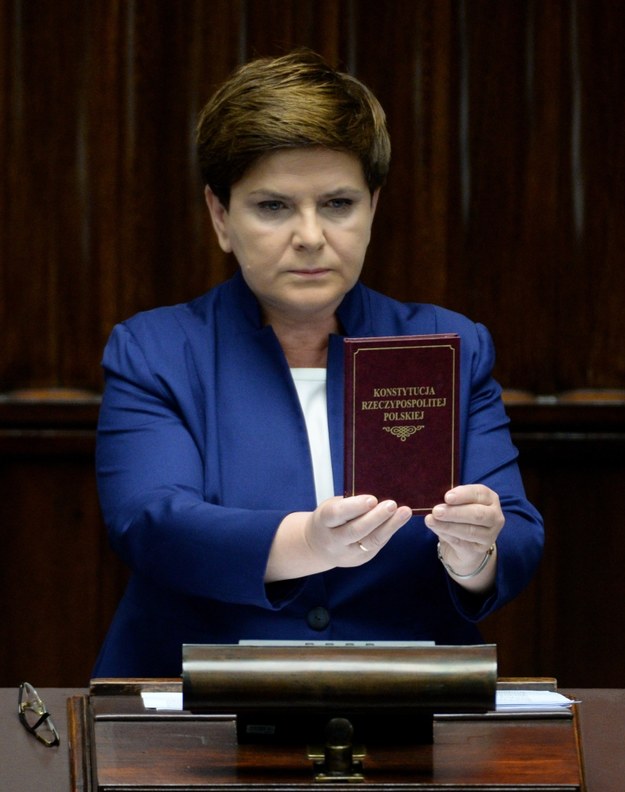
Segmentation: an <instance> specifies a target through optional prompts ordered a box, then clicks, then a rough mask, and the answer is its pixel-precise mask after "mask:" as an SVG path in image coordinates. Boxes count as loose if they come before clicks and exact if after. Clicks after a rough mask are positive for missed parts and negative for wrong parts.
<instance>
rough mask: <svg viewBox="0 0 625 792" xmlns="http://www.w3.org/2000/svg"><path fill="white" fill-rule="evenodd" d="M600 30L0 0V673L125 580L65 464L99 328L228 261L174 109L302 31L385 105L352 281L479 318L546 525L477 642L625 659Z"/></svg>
mask: <svg viewBox="0 0 625 792" xmlns="http://www.w3.org/2000/svg"><path fill="white" fill-rule="evenodd" d="M623 40H625V6H623V5H622V4H619V3H613V2H612V1H611V0H570V1H569V2H566V3H563V2H560V0H386V1H385V2H383V3H381V2H379V0H183V2H175V0H107V2H84V0H59V1H58V2H56V3H52V4H51V3H49V2H47V0H2V2H0V116H1V117H2V119H3V123H2V124H0V156H1V157H2V159H1V162H2V165H3V168H2V174H3V176H2V179H3V183H2V189H1V190H0V337H2V346H1V347H0V348H1V350H2V351H1V353H0V499H1V502H0V509H1V511H2V513H1V514H0V576H1V577H0V613H1V615H2V619H1V620H0V684H14V683H16V682H17V681H19V680H18V679H17V678H16V677H17V675H18V674H21V671H22V670H23V671H24V672H26V671H28V673H31V670H32V674H33V675H34V676H36V678H34V679H33V681H34V682H36V683H37V684H42V685H46V684H48V685H50V684H84V682H85V680H86V677H87V676H88V673H89V669H90V667H91V664H92V662H93V659H94V656H95V651H96V649H97V645H98V644H99V641H100V638H101V635H102V634H103V633H104V630H105V629H106V625H107V623H108V620H109V618H110V614H111V612H112V609H113V608H114V606H115V602H116V601H117V598H118V596H119V593H120V591H121V588H122V586H123V583H124V580H125V571H124V570H123V568H122V567H121V565H120V564H119V562H117V561H116V560H115V559H113V557H112V556H111V554H110V551H109V550H108V548H107V544H106V538H105V535H104V529H103V526H102V525H101V523H100V517H99V513H98V508H97V499H96V493H95V484H94V482H93V470H92V466H93V459H92V447H93V430H94V423H95V411H96V409H97V400H98V397H99V394H100V392H101V387H102V380H101V373H100V367H99V360H100V356H101V351H102V348H103V345H104V343H105V340H106V338H107V336H108V334H109V332H110V329H111V327H112V326H113V324H114V323H115V322H117V321H120V320H121V319H124V318H125V317H127V316H129V315H131V314H133V313H135V312H136V311H138V310H142V309H145V308H150V307H152V306H154V305H159V304H165V303H172V302H178V301H181V300H186V299H189V298H190V297H193V296H195V295H197V294H199V293H200V292H202V291H204V290H205V289H207V288H209V287H210V286H211V285H213V284H214V283H217V282H219V281H221V280H223V279H224V278H225V277H226V276H227V275H228V274H229V273H230V272H232V270H233V263H232V262H231V261H230V260H229V258H227V257H226V256H224V255H223V254H222V252H221V251H220V250H219V248H218V246H217V244H216V242H215V240H214V239H213V234H212V230H211V228H210V223H209V220H208V217H207V214H206V211H205V209H204V205H203V200H202V187H201V184H200V179H199V175H198V172H197V164H196V158H195V152H194V147H193V129H194V125H195V119H196V117H197V113H198V111H199V109H200V107H201V105H202V104H203V102H204V101H205V100H206V99H207V97H208V96H209V94H210V93H211V91H212V90H213V88H214V87H215V86H216V85H217V84H218V83H219V82H220V81H221V80H222V79H223V78H224V77H225V76H226V75H227V74H228V73H229V72H230V70H231V69H232V68H233V67H234V66H235V65H237V64H238V63H240V62H242V61H244V60H246V59H248V58H249V57H252V56H256V55H274V54H279V53H282V52H285V51H288V50H289V49H291V48H293V47H295V46H301V45H305V46H310V47H312V48H314V49H317V50H319V51H321V52H322V53H323V54H324V55H325V56H326V57H328V58H329V59H331V60H332V61H334V62H336V63H339V64H342V65H343V66H344V67H346V68H348V69H349V70H350V71H352V72H353V73H355V74H356V75H357V76H359V77H361V78H362V79H364V80H365V81H366V82H367V83H368V84H369V85H371V87H372V88H373V89H374V90H375V92H376V93H377V94H378V96H379V97H380V99H381V101H382V103H383V105H384V107H385V108H386V111H387V115H388V121H389V127H390V130H391V136H392V141H393V163H392V170H391V174H390V177H389V181H388V184H387V185H386V187H385V189H384V192H383V195H382V200H381V203H380V206H379V209H378V213H377V216H376V220H375V228H374V237H373V241H372V244H371V247H370V250H369V253H368V256H367V263H366V268H365V273H364V280H365V281H366V282H367V283H369V284H370V285H372V286H373V287H375V288H379V289H380V290H382V291H385V292H387V293H389V294H391V295H393V296H396V297H399V298H403V299H413V300H420V301H432V302H437V303H441V304H444V305H447V306H449V307H451V308H455V309H457V310H459V311H462V312H464V313H466V314H468V315H470V316H472V317H473V318H475V319H477V320H480V321H483V322H485V323H486V324H487V325H488V327H489V328H490V329H491V331H492V333H493V336H494V338H495V341H496V345H497V349H498V363H497V369H496V373H497V375H498V377H499V379H500V380H501V382H502V383H503V384H504V385H505V386H506V388H507V389H508V390H509V392H510V398H512V397H513V396H514V397H515V402H514V403H511V405H510V414H511V416H512V419H513V430H514V431H515V437H516V438H518V441H519V445H520V448H521V452H522V457H521V459H522V464H523V470H524V474H525V477H526V480H527V484H528V490H529V491H530V494H531V495H532V497H533V498H534V500H535V501H536V503H537V505H538V506H539V507H540V508H541V509H542V510H543V511H544V513H545V516H546V519H547V534H548V544H547V552H546V556H545V561H544V564H543V567H542V569H541V573H540V575H539V576H538V578H537V579H536V581H535V582H534V583H533V584H532V586H531V587H530V588H529V589H528V591H527V592H526V593H525V594H524V595H523V596H522V597H521V598H520V599H519V600H518V601H517V602H516V603H514V604H513V605H512V606H510V607H509V608H507V609H506V610H505V611H504V612H502V613H501V614H500V615H498V616H496V617H494V618H493V619H492V620H489V623H488V624H487V625H485V627H486V630H487V633H488V634H489V637H494V638H495V639H499V642H500V645H501V649H500V657H501V660H502V669H503V671H504V672H506V673H527V674H532V673H534V674H536V673H540V674H557V675H558V676H559V677H560V679H561V681H562V682H563V683H565V684H569V685H571V686H574V685H578V686H579V685H582V684H584V685H601V684H611V685H618V686H622V685H625V672H623V670H622V668H621V666H622V663H621V662H620V659H619V658H618V654H619V653H622V650H623V648H625V647H622V646H621V643H620V640H621V639H620V638H618V637H613V636H618V635H621V634H625V615H623V614H621V612H620V608H619V605H620V602H622V600H623V596H624V594H625V590H624V588H623V583H622V576H621V575H620V570H619V564H618V559H619V558H622V557H623V556H624V555H625V547H624V546H623V543H624V542H625V540H624V539H622V536H623V535H624V534H623V531H622V530H621V528H622V525H623V520H622V516H621V514H620V511H619V505H620V504H619V500H620V497H619V495H617V493H620V492H622V491H623V488H624V485H625V471H623V465H622V462H621V461H620V460H621V459H622V458H623V454H622V451H623V444H624V441H623V433H624V426H625V420H624V418H623V411H624V410H623V404H624V403H623V388H625V345H623V343H622V329H621V325H622V312H623V307H624V297H625V274H624V268H623V267H622V263H621V259H622V250H623V249H624V247H625V239H624V236H625V178H624V176H625V173H624V169H625V161H624V160H625V147H624V146H623V140H625V108H624V106H623V102H622V95H623V91H624V89H625V85H624V84H623V83H624V80H625V51H624V48H623V46H622V42H623ZM580 389H581V390H585V389H595V390H594V391H593V392H592V393H590V394H587V400H588V403H587V404H586V406H585V408H583V409H577V408H576V409H575V410H574V411H573V412H572V413H571V411H570V409H569V408H570V404H569V403H568V402H567V398H566V394H567V393H568V392H569V391H571V390H575V391H579V390H580ZM608 389H614V391H609V390H608ZM608 396H611V399H612V402H614V403H613V404H612V403H611V402H610V401H609V400H607V401H606V397H608ZM519 398H521V401H520V402H518V399H519ZM570 416H573V417H572V418H570ZM589 532H590V535H589ZM604 551H605V552H607V553H609V557H608V558H607V559H606V557H605V555H604ZM29 555H32V559H31V565H32V566H31V567H29V569H30V572H29V575H32V576H33V577H34V578H35V579H36V583H37V585H38V586H40V585H43V586H44V588H42V589H38V588H37V587H34V588H33V586H32V585H31V582H32V581H31V580H30V579H29V576H28V575H23V574H21V573H20V570H19V568H18V567H16V566H15V564H14V561H13V559H14V558H17V557H22V556H29ZM46 559H51V562H52V563H51V566H50V569H48V570H47V571H46ZM41 581H43V583H42V582H41ZM579 581H583V583H584V589H581V588H580V586H579ZM37 591H40V592H41V594H42V595H44V594H45V596H43V597H40V598H39V599H38V595H37V594H36V593H34V592H37ZM57 597H58V599H59V602H60V603H61V606H62V607H59V608H57V607H53V606H52V603H53V602H55V601H56V598H57ZM79 602H80V603H81V604H80V606H78V605H77V604H76V603H79ZM24 604H26V606H27V607H26V611H24ZM22 613H24V614H25V615H24V616H21V615H20V614H22ZM5 615H6V618H5ZM26 616H27V618H28V620H26ZM29 630H30V631H32V632H33V633H35V634H37V635H38V636H45V638H46V642H47V646H48V649H47V653H46V654H45V655H41V654H39V655H33V654H32V652H31V646H30V645H29V641H28V631H29ZM77 647H80V648H79V649H77ZM34 657H37V658H38V659H37V660H34V659H33V658H34ZM33 663H35V665H32V664H33ZM37 663H38V664H37Z"/></svg>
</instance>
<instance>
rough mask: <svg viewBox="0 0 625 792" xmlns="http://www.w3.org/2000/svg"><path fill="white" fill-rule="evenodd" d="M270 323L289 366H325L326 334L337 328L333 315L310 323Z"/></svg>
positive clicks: (326, 353) (326, 357)
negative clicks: (325, 319)
mask: <svg viewBox="0 0 625 792" xmlns="http://www.w3.org/2000/svg"><path fill="white" fill-rule="evenodd" d="M271 324H272V327H273V331H274V333H275V334H276V336H277V338H278V341H279V342H280V346H281V347H282V349H283V351H284V354H285V356H286V359H287V362H288V364H289V367H290V368H326V366H327V362H328V336H329V335H330V333H335V332H337V330H338V322H337V319H336V317H335V316H332V317H330V318H329V319H328V320H327V321H322V322H318V321H315V322H314V323H310V324H299V323H298V324H293V325H290V324H285V323H282V322H272V323H271Z"/></svg>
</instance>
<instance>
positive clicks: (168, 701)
mask: <svg viewBox="0 0 625 792" xmlns="http://www.w3.org/2000/svg"><path fill="white" fill-rule="evenodd" d="M141 698H142V699H143V706H144V707H145V708H146V709H156V710H169V711H171V710H175V711H182V691H179V692H175V691H173V690H171V691H166V692H164V693H163V692H159V691H155V690H145V691H143V692H142V693H141Z"/></svg>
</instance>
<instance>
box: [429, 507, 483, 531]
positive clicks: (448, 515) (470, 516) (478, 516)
mask: <svg viewBox="0 0 625 792" xmlns="http://www.w3.org/2000/svg"><path fill="white" fill-rule="evenodd" d="M498 515H499V509H496V508H493V507H492V506H482V505H480V504H475V503H471V504H470V505H467V506H448V505H447V504H439V505H438V506H435V507H434V508H433V509H432V516H433V517H434V519H436V520H437V521H439V522H441V523H457V524H458V525H461V526H462V525H465V526H466V525H477V526H481V527H482V528H492V527H493V526H494V525H495V524H496V522H497V518H498Z"/></svg>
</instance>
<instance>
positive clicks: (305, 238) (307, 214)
mask: <svg viewBox="0 0 625 792" xmlns="http://www.w3.org/2000/svg"><path fill="white" fill-rule="evenodd" d="M324 243H325V236H324V231H323V226H322V224H321V220H320V218H319V216H318V214H317V212H316V211H315V210H313V209H311V210H307V211H302V212H299V213H298V214H297V216H296V219H295V226H294V228H293V247H295V248H296V249H298V250H319V249H320V248H322V247H323V245H324Z"/></svg>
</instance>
